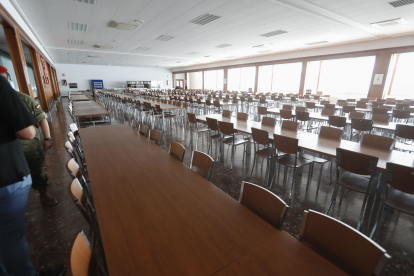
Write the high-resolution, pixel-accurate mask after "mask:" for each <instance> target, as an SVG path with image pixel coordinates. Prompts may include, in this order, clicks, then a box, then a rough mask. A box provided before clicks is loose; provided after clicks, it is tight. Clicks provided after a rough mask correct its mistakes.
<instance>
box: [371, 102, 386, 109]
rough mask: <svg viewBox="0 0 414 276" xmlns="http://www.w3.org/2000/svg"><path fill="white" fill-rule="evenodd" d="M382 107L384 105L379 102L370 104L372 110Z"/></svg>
mask: <svg viewBox="0 0 414 276" xmlns="http://www.w3.org/2000/svg"><path fill="white" fill-rule="evenodd" d="M383 105H384V103H381V102H372V108H379V107H381V106H383Z"/></svg>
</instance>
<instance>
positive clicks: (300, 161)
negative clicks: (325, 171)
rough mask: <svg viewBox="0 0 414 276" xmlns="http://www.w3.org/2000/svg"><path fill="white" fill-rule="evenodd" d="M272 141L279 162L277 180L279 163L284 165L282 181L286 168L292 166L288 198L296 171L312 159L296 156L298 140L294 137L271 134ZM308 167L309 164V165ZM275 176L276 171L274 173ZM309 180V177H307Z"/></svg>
mask: <svg viewBox="0 0 414 276" xmlns="http://www.w3.org/2000/svg"><path fill="white" fill-rule="evenodd" d="M273 141H274V147H275V149H276V150H277V152H276V154H277V155H276V162H277V163H278V164H279V166H278V170H277V180H279V173H280V165H283V166H285V172H284V177H283V181H285V179H286V174H287V168H292V170H293V172H292V186H291V189H290V194H289V200H290V199H291V198H292V192H293V188H294V184H295V180H296V176H297V171H298V169H299V168H301V167H303V166H305V165H308V164H309V165H310V164H311V162H312V161H309V160H307V159H305V158H303V157H300V156H298V144H299V140H298V139H296V138H291V137H287V136H282V135H278V134H273ZM281 153H283V154H284V156H282V157H280V158H279V154H281ZM309 167H310V166H309ZM274 176H276V173H275V174H274ZM308 181H309V178H308ZM272 184H273V179H272V182H271V183H270V187H269V189H271V188H272Z"/></svg>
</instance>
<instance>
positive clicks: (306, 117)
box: [296, 108, 310, 122]
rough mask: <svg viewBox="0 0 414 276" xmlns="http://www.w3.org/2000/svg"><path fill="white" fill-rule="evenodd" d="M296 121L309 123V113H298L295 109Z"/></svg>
mask: <svg viewBox="0 0 414 276" xmlns="http://www.w3.org/2000/svg"><path fill="white" fill-rule="evenodd" d="M296 120H297V121H305V122H307V121H309V120H310V118H309V112H306V111H298V110H297V108H296Z"/></svg>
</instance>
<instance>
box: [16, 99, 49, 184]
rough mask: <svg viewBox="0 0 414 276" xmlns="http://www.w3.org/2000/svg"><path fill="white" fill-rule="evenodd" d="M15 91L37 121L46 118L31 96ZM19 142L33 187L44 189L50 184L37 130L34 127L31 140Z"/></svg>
mask: <svg viewBox="0 0 414 276" xmlns="http://www.w3.org/2000/svg"><path fill="white" fill-rule="evenodd" d="M16 93H17V95H18V96H19V97H20V99H21V100H22V102H23V104H24V105H25V106H26V108H27V110H28V111H29V113H30V114H32V116H33V118H34V119H35V120H36V122H37V123H39V122H40V121H41V120H43V119H46V118H47V115H46V113H45V112H44V111H43V110H42V108H41V107H40V105H39V104H38V103H37V102H36V101H35V100H33V99H32V97H30V96H29V95H26V94H24V93H21V92H16ZM20 142H21V144H22V148H23V152H24V155H25V156H26V160H27V163H28V164H29V168H30V174H31V175H32V182H33V184H32V187H33V189H35V190H39V191H42V190H46V189H47V188H48V187H49V186H50V183H49V182H48V178H47V175H46V172H45V170H44V168H43V162H44V161H45V154H44V152H43V148H42V145H43V143H42V141H41V140H40V134H39V131H38V130H37V129H36V136H35V138H33V139H32V140H20Z"/></svg>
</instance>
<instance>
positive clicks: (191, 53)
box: [187, 52, 200, 55]
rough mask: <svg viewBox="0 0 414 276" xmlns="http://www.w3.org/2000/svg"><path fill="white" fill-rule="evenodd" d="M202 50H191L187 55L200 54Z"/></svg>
mask: <svg viewBox="0 0 414 276" xmlns="http://www.w3.org/2000/svg"><path fill="white" fill-rule="evenodd" d="M199 53H200V52H189V53H187V55H196V54H199Z"/></svg>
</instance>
